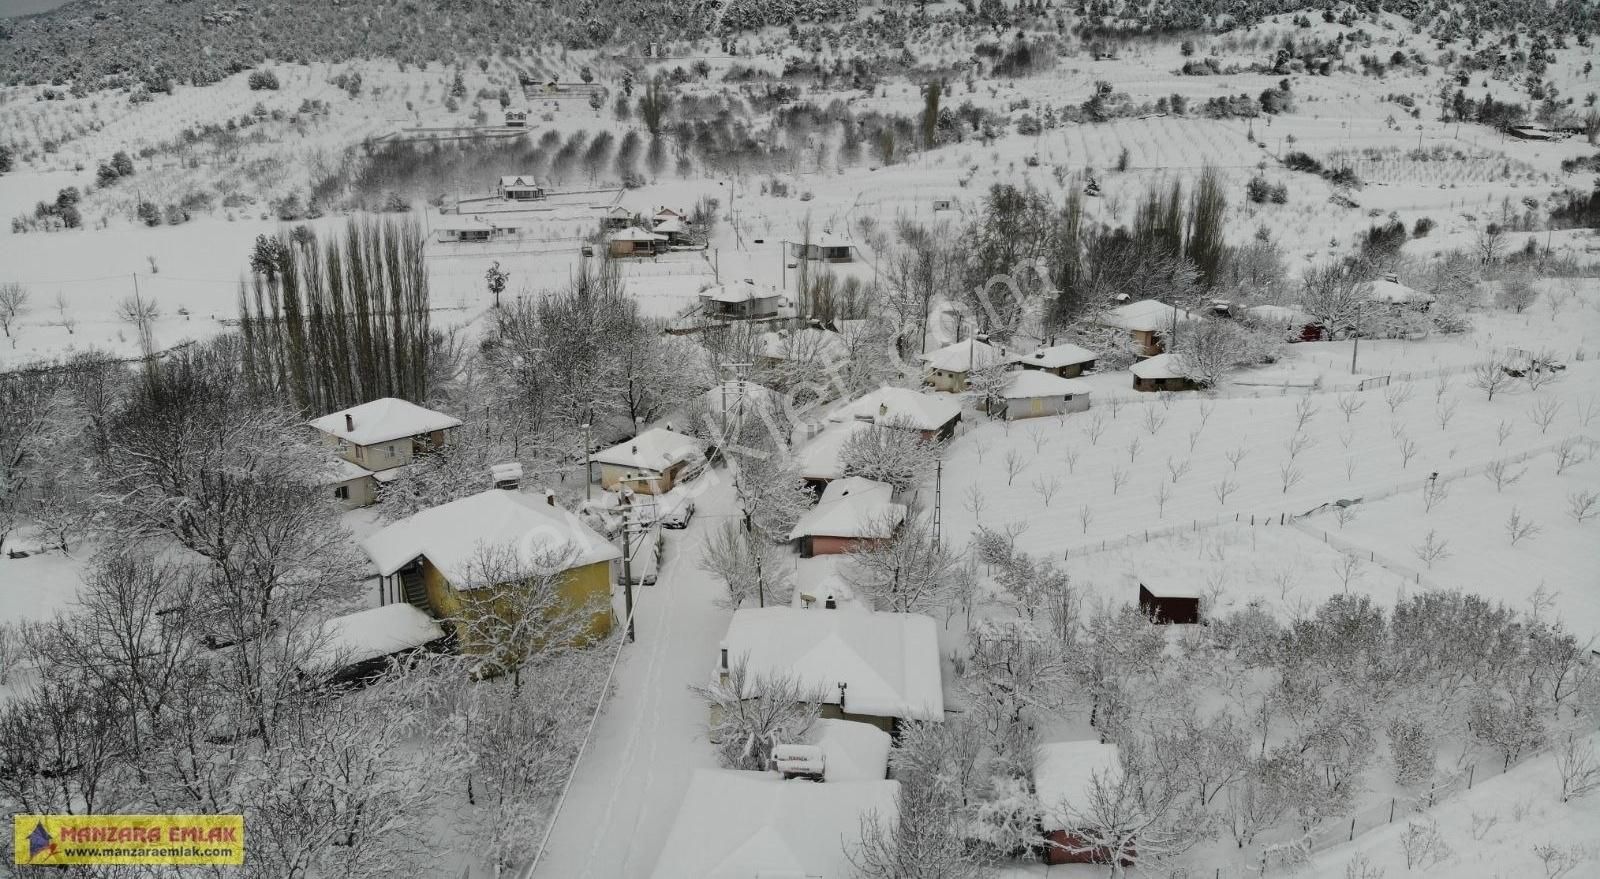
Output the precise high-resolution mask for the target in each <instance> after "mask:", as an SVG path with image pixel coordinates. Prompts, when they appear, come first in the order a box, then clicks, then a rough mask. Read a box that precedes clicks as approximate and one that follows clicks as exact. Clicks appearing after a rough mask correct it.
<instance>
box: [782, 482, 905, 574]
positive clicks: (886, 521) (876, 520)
mask: <svg viewBox="0 0 1600 879" xmlns="http://www.w3.org/2000/svg"><path fill="white" fill-rule="evenodd" d="M905 520H906V506H905V504H897V503H895V502H894V487H893V486H891V485H889V484H888V483H886V482H877V481H875V480H872V479H864V478H862V477H860V476H847V477H845V478H843V479H835V480H833V481H832V482H829V483H828V487H827V488H825V489H823V490H822V499H821V500H819V501H818V502H817V505H816V506H814V507H812V508H811V509H810V510H807V511H806V514H805V515H804V516H801V517H800V521H799V522H796V523H795V526H794V529H793V530H791V531H790V532H789V539H790V540H795V541H799V543H800V556H801V558H811V557H812V556H819V555H838V554H840V553H847V552H852V551H855V550H857V549H861V548H863V547H865V546H869V545H871V544H872V543H874V542H875V541H879V540H888V539H889V538H891V537H893V536H894V533H895V531H897V530H899V528H900V526H901V525H902V524H903V523H904V522H905Z"/></svg>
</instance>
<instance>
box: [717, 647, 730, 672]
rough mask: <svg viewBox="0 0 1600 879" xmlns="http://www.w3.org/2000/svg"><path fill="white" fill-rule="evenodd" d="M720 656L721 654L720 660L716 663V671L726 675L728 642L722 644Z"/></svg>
mask: <svg viewBox="0 0 1600 879" xmlns="http://www.w3.org/2000/svg"><path fill="white" fill-rule="evenodd" d="M721 654H722V655H721V658H720V659H719V660H718V661H717V671H720V672H722V673H723V674H727V672H728V642H726V641H724V642H722V649H721Z"/></svg>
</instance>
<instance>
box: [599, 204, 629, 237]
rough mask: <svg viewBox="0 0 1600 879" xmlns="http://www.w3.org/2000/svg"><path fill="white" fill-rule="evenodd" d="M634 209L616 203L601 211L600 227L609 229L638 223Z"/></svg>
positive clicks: (623, 227) (622, 227)
mask: <svg viewBox="0 0 1600 879" xmlns="http://www.w3.org/2000/svg"><path fill="white" fill-rule="evenodd" d="M636 222H637V221H636V218H635V217H634V214H633V211H630V210H628V209H627V208H625V207H623V206H622V205H619V204H614V205H612V206H611V207H608V208H606V209H605V210H603V211H601V212H600V228H602V229H605V230H607V231H611V230H618V229H626V228H628V227H629V226H633V225H635V224H636Z"/></svg>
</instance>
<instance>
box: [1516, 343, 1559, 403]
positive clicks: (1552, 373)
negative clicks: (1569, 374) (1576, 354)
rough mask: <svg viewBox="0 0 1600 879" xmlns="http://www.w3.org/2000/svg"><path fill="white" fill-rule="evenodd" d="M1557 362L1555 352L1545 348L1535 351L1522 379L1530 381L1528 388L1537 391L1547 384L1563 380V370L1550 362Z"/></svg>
mask: <svg viewBox="0 0 1600 879" xmlns="http://www.w3.org/2000/svg"><path fill="white" fill-rule="evenodd" d="M1555 362H1557V358H1556V355H1555V352H1553V351H1551V350H1549V349H1544V350H1541V351H1538V352H1536V353H1534V355H1533V356H1532V358H1531V362H1530V363H1529V364H1528V367H1527V371H1525V372H1524V373H1523V374H1522V380H1523V381H1525V382H1527V383H1528V389H1529V390H1531V391H1534V392H1535V393H1537V392H1538V391H1539V389H1541V388H1543V387H1544V386H1545V385H1548V384H1554V383H1555V382H1558V381H1560V380H1561V376H1562V372H1561V370H1558V369H1552V368H1551V367H1550V366H1549V365H1548V364H1552V363H1555Z"/></svg>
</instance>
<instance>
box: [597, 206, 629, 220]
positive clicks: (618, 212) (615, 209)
mask: <svg viewBox="0 0 1600 879" xmlns="http://www.w3.org/2000/svg"><path fill="white" fill-rule="evenodd" d="M601 213H602V214H604V215H605V216H608V217H622V218H623V219H628V218H630V217H632V216H633V211H630V210H628V209H627V208H625V207H623V206H622V205H619V204H614V205H612V206H611V207H608V208H606V209H605V210H604V211H601Z"/></svg>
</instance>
